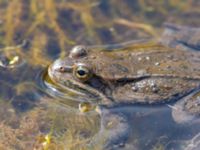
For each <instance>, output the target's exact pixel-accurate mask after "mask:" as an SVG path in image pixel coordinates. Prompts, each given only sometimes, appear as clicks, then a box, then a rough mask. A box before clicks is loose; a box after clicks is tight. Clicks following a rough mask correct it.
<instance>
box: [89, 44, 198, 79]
mask: <svg viewBox="0 0 200 150" xmlns="http://www.w3.org/2000/svg"><path fill="white" fill-rule="evenodd" d="M144 45H145V46H143V45H140V47H138V46H135V45H133V46H132V47H131V46H130V47H128V48H125V49H122V50H116V51H112V52H109V51H101V52H100V53H99V52H94V53H96V54H94V53H93V54H92V55H90V56H91V57H93V56H94V55H95V61H94V60H93V59H89V60H92V61H91V64H93V65H94V66H95V74H96V75H98V76H100V77H102V78H104V79H108V80H112V79H114V80H118V79H119V80H120V79H125V78H127V79H137V78H141V77H150V76H155V77H171V78H176V77H178V78H187V79H200V66H199V64H200V52H196V51H184V50H179V49H175V48H169V47H167V46H164V45H160V44H158V43H155V44H151V45H149V46H147V45H148V44H144ZM97 53H98V54H97ZM90 56H89V57H90ZM87 61H88V60H87Z"/></svg>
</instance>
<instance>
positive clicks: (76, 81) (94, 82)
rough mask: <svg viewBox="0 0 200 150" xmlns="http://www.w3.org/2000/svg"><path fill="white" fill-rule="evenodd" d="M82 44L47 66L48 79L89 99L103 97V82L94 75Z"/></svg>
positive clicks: (92, 67) (93, 69)
mask: <svg viewBox="0 0 200 150" xmlns="http://www.w3.org/2000/svg"><path fill="white" fill-rule="evenodd" d="M87 54H88V50H87V49H86V48H85V47H84V46H76V47H74V48H73V49H72V50H71V52H70V54H69V55H68V56H67V57H65V58H59V59H57V60H56V61H55V62H54V63H53V64H51V65H50V66H49V68H48V75H49V77H50V79H51V80H52V81H53V82H54V83H55V84H59V85H61V86H62V87H64V88H67V89H68V90H70V91H72V92H74V93H76V94H79V95H81V96H85V98H87V99H89V98H92V99H102V98H103V97H104V98H105V96H104V94H102V90H103V89H104V88H105V84H104V83H103V82H102V79H100V78H99V77H97V76H96V75H95V67H94V65H93V64H91V63H90V62H91V61H89V60H88V57H87Z"/></svg>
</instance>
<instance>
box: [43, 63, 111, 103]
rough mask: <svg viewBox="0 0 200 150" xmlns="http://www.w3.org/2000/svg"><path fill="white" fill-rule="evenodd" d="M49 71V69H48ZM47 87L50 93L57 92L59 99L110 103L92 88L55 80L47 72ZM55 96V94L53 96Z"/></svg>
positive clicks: (50, 73)
mask: <svg viewBox="0 0 200 150" xmlns="http://www.w3.org/2000/svg"><path fill="white" fill-rule="evenodd" d="M49 69H51V67H49ZM47 76H48V78H49V79H48V80H49V81H48V84H49V85H48V86H49V87H51V89H52V91H54V92H57V93H59V94H56V95H57V96H59V97H62V98H65V99H70V100H75V101H80V102H83V101H84V102H85V101H86V102H92V103H108V102H111V100H110V99H108V98H107V97H106V96H105V95H104V94H103V93H102V92H101V91H99V90H97V89H95V88H93V87H92V86H90V85H88V84H85V83H82V82H78V81H75V80H64V81H63V80H60V79H58V78H56V76H57V75H55V74H54V73H52V71H51V70H49V71H48V74H47ZM54 95H55V94H54Z"/></svg>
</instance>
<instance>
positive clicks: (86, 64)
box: [48, 24, 200, 149]
mask: <svg viewBox="0 0 200 150" xmlns="http://www.w3.org/2000/svg"><path fill="white" fill-rule="evenodd" d="M165 26H166V29H165V31H164V33H163V34H162V36H161V38H160V39H159V40H153V41H148V40H147V41H146V40H142V41H134V42H128V43H124V44H117V45H108V46H88V47H87V46H76V47H74V48H73V49H72V50H71V52H70V53H69V55H68V56H67V57H65V58H60V59H58V60H56V61H55V62H54V63H53V64H51V65H50V66H49V68H48V75H49V77H50V79H51V80H52V82H53V83H54V84H56V85H58V86H57V87H59V90H60V91H61V92H62V89H65V90H67V91H68V92H70V93H71V95H72V96H74V95H76V96H75V98H77V99H78V100H80V101H90V102H94V103H96V102H97V103H99V104H104V105H106V106H110V105H112V106H113V104H136V103H139V104H147V105H145V106H148V104H151V105H153V104H155V105H156V104H166V105H168V106H170V107H171V108H172V116H173V119H174V120H175V121H176V122H177V123H184V122H189V121H190V120H192V119H194V117H196V116H197V115H199V114H200V65H199V63H200V52H198V51H199V50H200V38H199V36H200V28H191V27H183V26H176V25H172V24H166V25H165ZM77 95H78V96H77ZM174 103H175V105H174ZM114 106H115V105H114ZM156 107H157V105H156ZM158 107H159V105H158ZM100 108H101V109H99V111H97V112H99V114H100V115H101V122H102V125H101V128H102V129H101V131H100V132H99V135H100V137H102V134H101V133H103V134H104V130H106V131H107V128H106V126H105V124H106V122H107V121H109V122H115V124H114V125H115V126H114V127H113V128H111V129H109V130H108V131H107V132H109V136H108V137H107V138H106V141H107V144H105V145H106V146H107V147H106V148H105V149H108V147H113V145H114V147H115V149H116V146H117V147H120V148H121V147H126V146H125V145H126V142H127V141H128V139H129V136H130V135H129V134H127V133H130V131H131V128H132V127H131V126H132V124H131V123H130V122H129V120H130V119H129V118H128V117H127V116H126V115H123V112H119V113H116V112H115V108H114V109H112V108H113V107H108V108H105V109H104V107H103V106H101V107H100ZM111 149H112V148H111ZM132 149H133V148H132Z"/></svg>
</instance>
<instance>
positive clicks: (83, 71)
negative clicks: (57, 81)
mask: <svg viewBox="0 0 200 150" xmlns="http://www.w3.org/2000/svg"><path fill="white" fill-rule="evenodd" d="M74 75H75V76H76V77H77V78H78V79H80V80H81V81H87V80H88V79H89V78H90V76H91V74H90V71H89V69H88V68H87V67H86V66H83V65H80V66H77V67H76V68H75V69H74Z"/></svg>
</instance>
